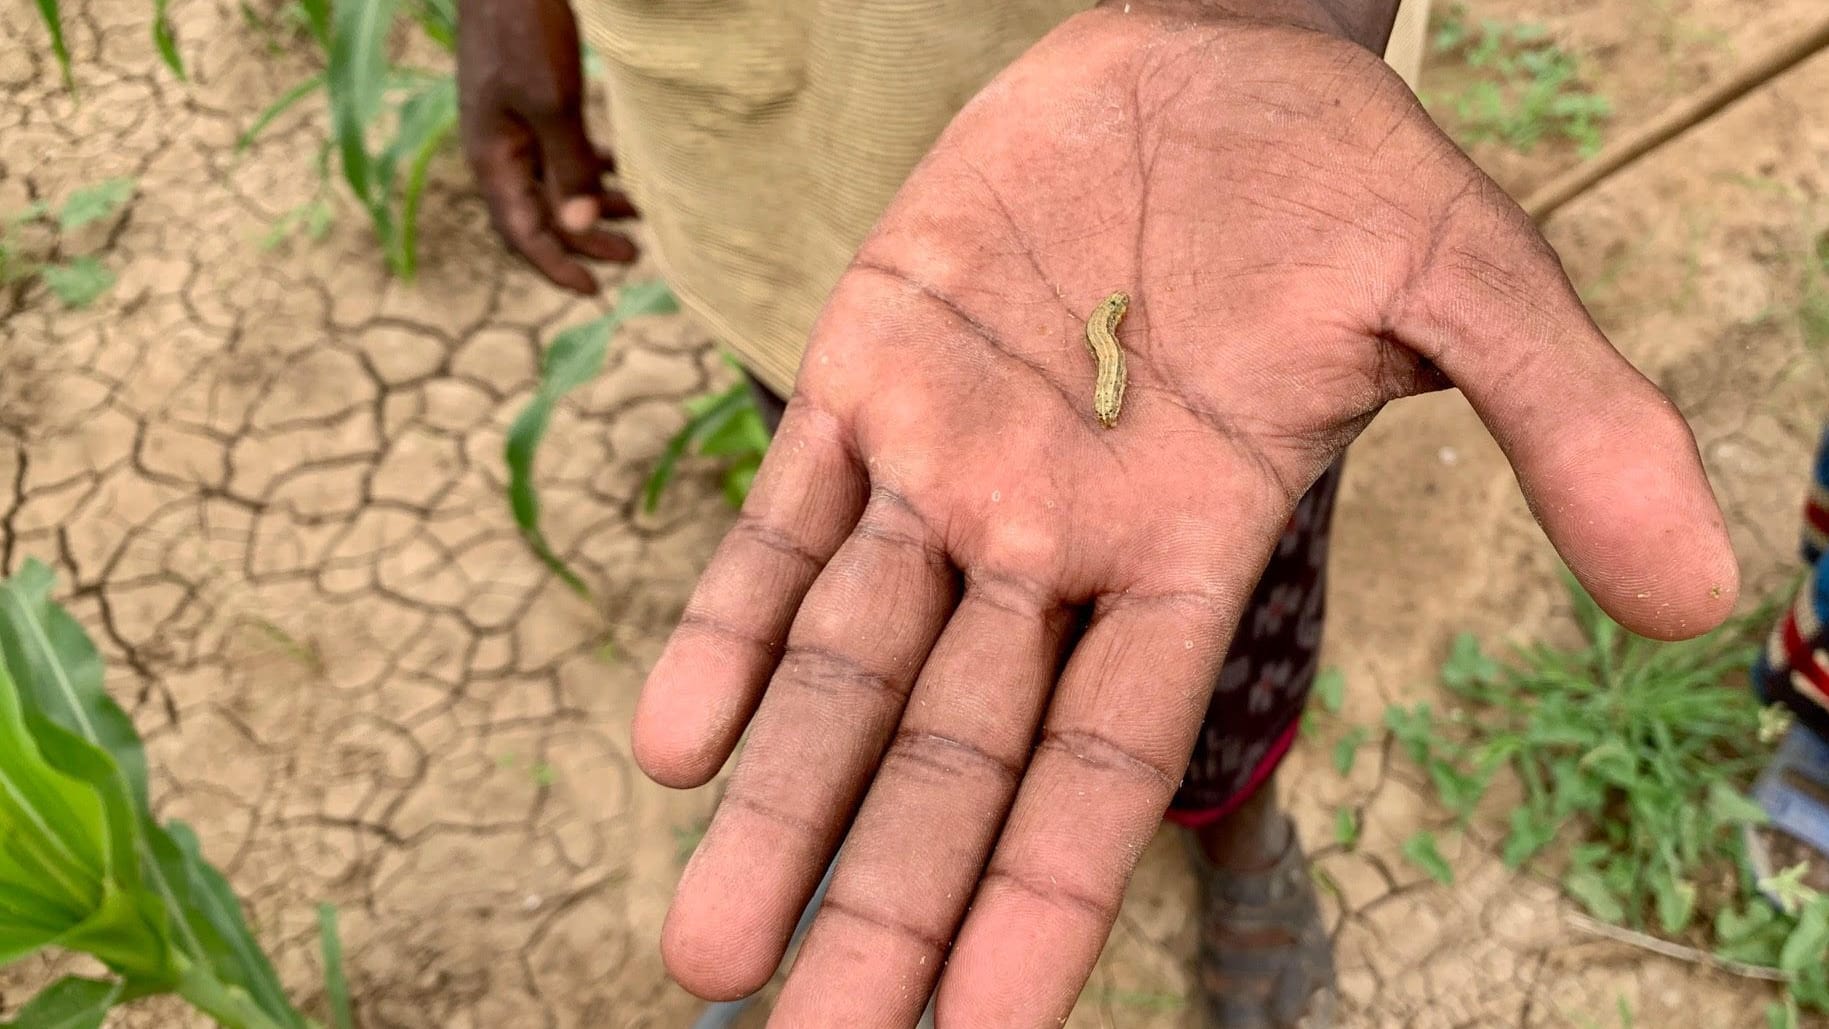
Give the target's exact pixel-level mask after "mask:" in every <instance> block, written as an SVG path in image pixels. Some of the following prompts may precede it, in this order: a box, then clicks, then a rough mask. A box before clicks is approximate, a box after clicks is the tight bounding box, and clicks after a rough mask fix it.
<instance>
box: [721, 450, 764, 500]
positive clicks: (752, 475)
mask: <svg viewBox="0 0 1829 1029" xmlns="http://www.w3.org/2000/svg"><path fill="white" fill-rule="evenodd" d="M761 468H762V455H761V454H751V455H749V456H748V457H745V458H742V459H740V460H738V461H737V463H736V464H733V465H731V466H730V467H729V468H726V469H725V470H724V502H725V503H727V504H729V505H730V506H731V507H733V508H739V509H741V508H742V507H743V502H744V501H745V500H748V499H749V488H750V486H751V485H753V484H754V483H755V481H756V472H758V471H759V470H761Z"/></svg>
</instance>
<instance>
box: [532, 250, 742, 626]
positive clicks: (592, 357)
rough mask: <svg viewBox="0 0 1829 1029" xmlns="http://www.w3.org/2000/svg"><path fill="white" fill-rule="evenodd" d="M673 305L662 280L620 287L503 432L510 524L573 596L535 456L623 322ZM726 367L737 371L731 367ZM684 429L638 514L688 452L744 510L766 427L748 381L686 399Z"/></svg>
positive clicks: (557, 345)
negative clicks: (546, 512) (716, 472)
mask: <svg viewBox="0 0 1829 1029" xmlns="http://www.w3.org/2000/svg"><path fill="white" fill-rule="evenodd" d="M677 310H679V303H678V301H677V300H675V299H674V296H673V293H672V291H670V290H669V289H668V288H667V284H666V283H664V282H659V281H654V282H642V283H636V284H633V285H629V286H625V287H623V290H622V294H621V296H619V297H618V298H617V301H616V306H615V307H614V308H612V309H611V311H610V312H609V313H608V314H606V315H604V316H603V317H601V318H598V319H595V320H593V321H589V322H586V323H584V324H583V325H575V326H573V327H571V328H569V329H566V330H565V331H564V332H561V333H560V334H559V335H558V337H557V338H555V339H554V340H553V342H552V345H551V346H550V347H548V348H547V350H546V356H545V359H544V361H543V362H542V364H541V368H540V385H539V388H538V390H537V391H536V392H535V393H534V397H533V399H532V400H531V401H529V402H528V404H527V406H526V407H525V408H523V409H522V410H521V413H520V415H519V416H517V417H516V418H515V420H514V424H513V425H512V426H511V427H510V428H509V430H508V439H507V445H506V457H507V462H508V505H509V508H510V510H512V511H513V513H514V521H515V525H516V526H517V527H518V528H519V529H520V531H521V538H522V539H524V540H525V541H526V542H527V545H528V547H529V549H531V550H532V551H533V552H534V554H535V555H536V556H537V557H539V559H540V561H541V563H543V564H545V565H546V567H547V568H549V569H551V570H552V572H553V574H555V575H557V576H559V578H560V579H562V580H564V582H565V584H566V585H567V586H570V587H571V588H572V590H573V591H575V592H577V593H578V594H579V595H580V596H588V595H589V592H590V591H589V589H588V588H587V587H586V586H585V583H584V580H583V579H582V578H580V577H579V576H578V574H577V572H575V571H573V570H572V568H571V566H570V565H568V564H566V562H565V560H564V558H562V557H560V556H559V554H558V552H557V551H555V550H554V549H553V547H552V543H551V541H550V540H548V539H547V537H546V533H545V531H544V530H543V529H542V528H541V524H540V495H539V491H538V489H537V488H536V487H535V486H534V481H533V473H534V458H535V457H536V456H537V454H538V452H539V448H540V444H541V443H542V442H543V441H544V440H545V438H546V430H547V429H548V427H550V425H551V424H552V415H553V411H554V409H555V408H556V407H557V405H558V403H559V401H560V399H562V398H563V397H564V396H565V395H566V394H567V393H570V392H571V391H572V390H574V389H576V388H578V387H579V386H582V385H583V384H585V383H587V382H589V381H590V380H592V379H594V378H596V377H597V375H598V373H599V372H601V371H602V370H603V360H604V355H605V354H606V353H607V351H608V348H609V341H610V339H611V338H612V337H614V336H615V334H616V329H617V328H618V327H619V326H621V325H622V323H623V322H625V321H627V320H628V319H630V318H634V317H638V316H641V315H650V314H670V313H672V312H675V311H677ZM725 360H726V361H729V363H730V365H731V367H732V368H733V369H736V370H737V371H739V372H741V368H740V367H738V365H737V364H736V362H735V361H730V359H729V358H728V357H726V358H725ZM686 415H687V418H686V424H685V426H684V427H683V428H681V429H680V431H679V432H677V433H675V434H674V435H673V437H672V438H671V439H669V440H668V441H667V445H666V447H664V448H663V449H662V451H661V455H660V458H659V459H658V460H657V461H656V462H655V464H654V470H653V471H652V472H650V473H649V475H648V479H647V482H646V483H645V484H644V485H643V487H642V501H641V502H642V508H643V510H646V511H649V512H652V511H654V509H655V508H656V507H657V506H658V505H659V504H660V498H661V495H662V494H663V493H665V492H666V489H667V486H668V485H669V484H671V483H672V481H673V476H674V473H675V472H676V471H677V470H678V467H679V462H680V460H681V459H682V458H684V457H685V456H687V455H688V454H693V455H697V456H699V457H706V458H711V459H714V460H716V461H718V462H720V463H721V464H722V473H721V476H722V483H723V487H724V498H725V499H726V500H727V501H729V502H730V505H731V506H732V507H741V506H743V500H744V498H745V497H747V496H749V485H750V482H751V481H752V480H754V479H755V477H756V470H757V469H758V468H760V467H761V466H762V455H763V453H764V452H765V451H766V450H768V442H769V434H768V427H767V426H766V425H764V424H763V421H762V414H761V412H760V411H759V410H758V409H757V408H756V401H755V396H754V395H753V394H752V393H751V392H750V390H749V386H748V384H747V383H745V382H743V381H741V380H739V381H738V382H737V383H736V384H734V385H732V386H730V387H729V388H727V389H725V390H723V391H722V392H719V393H712V394H708V395H706V396H702V397H694V398H692V399H691V400H688V401H686Z"/></svg>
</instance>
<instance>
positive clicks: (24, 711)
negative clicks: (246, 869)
mask: <svg viewBox="0 0 1829 1029" xmlns="http://www.w3.org/2000/svg"><path fill="white" fill-rule="evenodd" d="M51 584H52V575H51V571H50V569H49V568H47V567H45V566H44V565H42V564H39V563H38V562H36V561H28V562H26V564H25V566H24V567H23V568H22V569H21V570H20V572H19V573H18V574H17V575H15V576H14V577H13V578H11V579H8V580H5V581H3V582H0V841H4V842H3V844H0V965H5V964H10V963H12V962H14V961H18V960H20V959H22V958H25V957H29V956H31V955H33V954H35V953H38V952H39V951H42V950H46V949H56V950H63V951H73V952H78V953H82V954H87V955H89V956H90V957H92V958H95V959H96V960H97V961H99V962H101V964H102V965H103V966H104V967H105V968H106V969H107V971H108V973H109V974H108V977H107V978H89V977H84V976H68V977H65V978H63V979H60V980H58V981H56V982H55V983H52V984H51V985H50V986H49V987H47V988H46V989H45V990H44V991H43V992H42V993H40V994H39V995H38V996H37V997H36V998H34V999H33V1000H32V1001H30V1002H29V1003H27V1004H26V1005H24V1007H22V1008H21V1009H20V1010H19V1011H18V1012H17V1014H16V1016H15V1018H14V1020H13V1021H12V1022H11V1023H8V1024H9V1025H10V1026H13V1027H18V1029H47V1027H53V1026H55V1027H66V1029H95V1027H98V1026H100V1025H101V1024H102V1020H103V1018H104V1017H106V1015H107V1012H108V1011H109V1010H110V1009H112V1008H114V1007H116V1006H118V1005H120V1004H124V1003H127V1002H130V1001H133V1000H136V999H139V998H142V997H147V996H152V995H156V994H176V995H178V996H179V997H182V998H183V999H184V1000H186V1001H187V1002H189V1003H190V1004H191V1005H192V1006H193V1007H195V1008H196V1009H197V1010H199V1011H201V1012H203V1013H204V1014H206V1015H208V1016H209V1017H210V1018H212V1019H214V1020H215V1021H216V1022H217V1023H219V1024H221V1025H223V1026H227V1027H230V1029H307V1027H309V1026H311V1025H312V1024H313V1023H311V1022H310V1021H308V1020H307V1019H306V1018H305V1017H304V1016H303V1015H301V1014H300V1013H299V1012H298V1010H297V1009H296V1008H294V1007H293V1006H292V1004H291V1002H290V1001H289V1000H287V998H286V995H285V993H284V992H283V991H282V990H281V988H280V985H279V980H278V977H277V976H275V975H274V972H273V966H272V964H271V963H270V962H269V961H268V960H267V958H266V956H265V954H263V953H262V951H261V949H260V946H259V945H258V944H257V943H256V942H255V940H254V936H253V934H252V933H251V932H250V931H249V929H248V925H247V922H246V920H245V919H244V918H243V916H242V911H241V903H240V901H238V900H237V899H236V897H235V895H234V893H233V892H232V890H231V889H230V887H229V884H228V881H227V880H226V879H224V878H223V876H222V874H221V873H220V872H218V871H217V870H216V869H215V867H213V866H212V865H210V864H209V862H207V861H205V860H204V858H203V854H202V851H201V848H200V847H199V846H198V843H197V837H196V835H195V834H194V833H192V832H191V830H190V828H189V827H188V826H186V825H184V824H183V823H182V822H176V821H171V822H165V823H163V824H161V823H160V822H158V821H157V820H156V819H155V818H154V817H153V815H152V809H151V806H150V804H149V801H148V791H147V768H146V755H145V750H144V747H143V745H142V744H141V742H140V737H139V734H138V733H137V732H135V731H134V728H133V723H132V722H131V721H130V720H129V719H128V717H127V714H126V712H124V711H123V710H121V708H120V707H119V705H117V704H116V703H115V702H114V700H113V699H112V698H110V697H109V696H108V693H107V691H106V690H105V689H104V688H103V685H102V663H101V657H100V655H99V654H98V653H97V651H96V649H95V646H94V644H93V643H91V642H90V640H89V637H88V636H87V635H86V634H85V633H84V632H83V629H82V627H81V626H80V625H79V624H78V623H77V622H76V620H75V619H74V618H72V617H71V616H70V615H69V613H68V612H66V611H64V610H63V609H62V608H61V607H59V606H58V605H57V604H55V603H53V602H52V600H51V598H50V593H51ZM320 917H321V918H323V919H324V925H325V936H324V946H325V954H326V957H327V959H329V958H334V957H336V956H337V955H338V954H339V953H340V950H339V949H338V948H337V946H336V944H335V919H334V917H332V916H323V915H320ZM326 967H327V973H328V975H329V977H330V981H331V983H332V988H331V991H330V992H331V994H332V997H333V1006H336V1004H337V998H338V996H339V989H338V986H339V984H340V983H341V980H342V972H341V969H340V967H338V966H337V965H336V964H334V963H331V964H327V966H326ZM342 1006H343V1010H344V1014H343V1016H342V1017H343V1019H344V1021H342V1022H340V1024H347V1022H346V1018H347V1014H346V1012H347V1004H346V996H345V997H344V998H343V1001H342Z"/></svg>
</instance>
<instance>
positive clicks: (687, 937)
mask: <svg viewBox="0 0 1829 1029" xmlns="http://www.w3.org/2000/svg"><path fill="white" fill-rule="evenodd" d="M691 874H692V872H691V866H688V871H687V876H688V878H690V876H691ZM701 895H702V894H699V893H689V892H688V890H687V883H686V882H682V883H681V886H680V893H679V894H678V896H677V897H676V898H675V900H674V902H673V906H672V907H671V908H669V909H668V911H667V921H666V924H665V925H664V926H663V927H662V928H661V937H660V953H661V961H662V963H664V964H665V965H666V966H667V974H668V975H670V976H672V977H673V981H674V982H677V983H679V984H680V986H681V987H682V988H683V989H685V991H686V992H687V993H690V994H692V995H693V996H695V997H698V998H700V999H703V1000H709V1001H726V1000H741V999H742V998H744V997H747V996H749V995H750V994H752V993H755V992H756V991H757V990H760V989H762V987H764V986H766V985H768V981H769V979H771V978H773V977H774V974H775V966H776V965H777V964H778V963H779V958H778V957H772V956H771V952H770V948H767V947H763V946H758V943H759V942H760V941H758V940H757V939H756V938H755V934H754V933H753V932H745V931H744V930H743V924H744V919H743V918H742V912H740V911H726V912H712V911H708V910H703V909H702V906H701V905H700V904H699V903H698V902H697V899H698V897H699V896H701ZM735 895H737V896H742V895H743V894H742V893H741V891H738V892H737V893H736V894H735Z"/></svg>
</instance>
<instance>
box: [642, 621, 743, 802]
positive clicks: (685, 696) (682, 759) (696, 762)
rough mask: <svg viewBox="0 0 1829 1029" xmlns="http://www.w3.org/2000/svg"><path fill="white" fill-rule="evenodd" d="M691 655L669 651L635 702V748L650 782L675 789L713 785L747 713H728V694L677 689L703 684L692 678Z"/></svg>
mask: <svg viewBox="0 0 1829 1029" xmlns="http://www.w3.org/2000/svg"><path fill="white" fill-rule="evenodd" d="M693 664H694V661H693V660H692V655H690V654H682V653H680V652H678V651H676V650H672V649H670V650H669V651H668V652H667V653H665V654H662V655H661V659H660V661H659V662H657V663H656V664H655V666H654V671H653V672H651V673H650V674H649V676H648V682H647V685H646V686H644V687H643V688H642V691H641V697H640V699H638V700H637V701H636V703H635V724H634V726H633V729H632V731H631V749H632V750H633V751H634V755H635V763H636V764H637V765H638V766H640V768H641V770H642V772H643V773H644V774H646V775H647V776H648V778H650V779H652V780H654V781H655V782H657V783H659V784H660V785H662V786H666V787H669V788H671V789H676V790H690V789H696V788H697V787H700V786H703V785H705V784H706V783H708V782H710V781H711V779H712V777H713V776H715V775H717V774H718V770H719V769H720V768H722V767H724V760H725V758H727V757H728V756H729V754H730V748H731V746H733V745H734V742H735V736H736V734H737V732H738V731H740V730H741V723H742V722H743V721H744V720H745V716H746V715H747V711H741V712H739V711H731V710H725V709H724V707H725V706H726V705H725V704H723V703H722V702H721V700H720V697H723V696H725V695H724V694H715V695H712V694H707V693H705V692H702V691H695V690H683V689H679V688H677V685H676V684H677V683H680V682H696V681H703V680H702V678H701V677H700V676H697V675H694V674H693V669H692V665H693Z"/></svg>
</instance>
